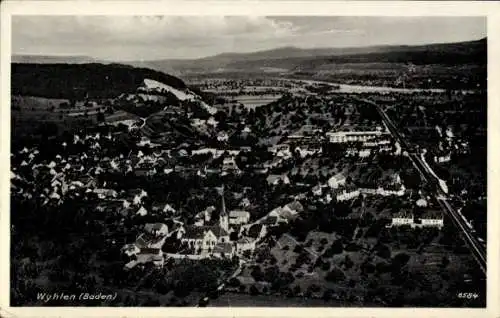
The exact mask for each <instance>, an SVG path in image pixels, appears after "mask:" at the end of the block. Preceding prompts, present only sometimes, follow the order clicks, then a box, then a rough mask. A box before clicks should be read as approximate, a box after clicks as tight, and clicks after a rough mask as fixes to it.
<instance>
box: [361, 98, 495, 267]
mask: <svg viewBox="0 0 500 318" xmlns="http://www.w3.org/2000/svg"><path fill="white" fill-rule="evenodd" d="M355 99H356V100H358V101H361V102H364V103H366V104H369V105H372V106H374V107H375V108H376V109H377V111H378V113H379V114H380V116H381V117H382V120H383V121H384V123H385V125H386V126H387V128H388V129H389V131H390V132H391V134H392V136H393V137H394V139H395V140H396V141H397V142H399V144H400V145H401V149H402V150H406V151H407V152H408V157H409V158H410V160H411V161H412V163H413V165H414V166H415V168H416V169H417V170H418V171H419V172H420V174H421V175H422V177H423V178H424V179H425V180H426V181H431V182H433V183H435V185H436V187H435V188H433V191H434V193H432V195H433V196H434V198H435V199H436V201H437V202H438V203H439V205H440V206H441V208H442V209H443V211H444V212H445V213H446V214H447V215H448V216H449V218H450V219H451V220H452V221H453V223H454V224H455V226H456V227H457V228H458V229H459V231H460V233H461V234H462V237H463V239H464V240H465V242H466V244H467V245H468V246H469V248H470V250H471V252H472V255H473V256H474V258H475V259H476V261H477V262H478V264H479V266H480V268H481V270H482V271H483V273H484V274H485V275H486V249H485V247H484V246H483V245H482V244H481V243H480V242H479V241H478V239H477V237H476V236H475V235H474V234H473V233H472V229H471V228H470V227H469V226H468V225H467V223H466V221H465V220H464V219H463V218H462V216H461V214H460V213H459V212H458V211H456V210H455V209H454V208H453V207H452V206H451V205H450V203H449V202H448V194H447V193H446V192H445V191H443V189H442V188H441V187H439V186H438V183H439V179H437V178H436V176H435V174H434V172H433V171H431V170H430V167H429V166H428V165H427V164H425V163H424V162H423V160H422V158H421V157H420V156H419V154H417V153H415V152H414V151H413V150H412V149H414V148H413V147H412V146H411V145H410V144H409V143H408V141H406V140H405V139H404V136H403V135H402V134H401V133H400V132H399V130H398V128H397V127H396V125H394V123H393V122H392V120H391V119H390V118H389V116H387V114H386V113H385V111H384V110H383V109H382V107H380V106H379V105H377V104H376V103H374V102H373V101H370V100H366V99H358V98H355Z"/></svg>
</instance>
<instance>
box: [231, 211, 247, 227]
mask: <svg viewBox="0 0 500 318" xmlns="http://www.w3.org/2000/svg"><path fill="white" fill-rule="evenodd" d="M249 221H250V213H249V212H247V211H242V210H233V211H230V212H229V224H246V223H248V222H249Z"/></svg>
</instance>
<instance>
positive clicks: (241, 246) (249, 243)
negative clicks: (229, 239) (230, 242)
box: [236, 237, 256, 256]
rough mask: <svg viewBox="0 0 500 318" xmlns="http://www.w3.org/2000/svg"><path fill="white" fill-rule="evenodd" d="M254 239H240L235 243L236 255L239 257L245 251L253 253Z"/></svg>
mask: <svg viewBox="0 0 500 318" xmlns="http://www.w3.org/2000/svg"><path fill="white" fill-rule="evenodd" d="M255 243H256V239H253V238H249V237H242V238H240V239H239V240H238V241H237V242H236V253H237V254H238V255H239V256H241V255H243V253H244V252H245V251H250V252H252V253H253V251H254V250H255Z"/></svg>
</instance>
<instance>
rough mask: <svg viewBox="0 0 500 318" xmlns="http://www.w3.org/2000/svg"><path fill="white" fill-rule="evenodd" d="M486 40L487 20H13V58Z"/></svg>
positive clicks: (169, 55) (147, 56)
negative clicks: (19, 55)
mask: <svg viewBox="0 0 500 318" xmlns="http://www.w3.org/2000/svg"><path fill="white" fill-rule="evenodd" d="M483 37H486V19H485V18H482V17H345V16H343V17H335V16H323V17H310V16H307V17H306V16H299V17H297V16H283V17H265V16H36V15H35V16H33V15H32V16H13V17H12V52H13V54H39V55H78V56H89V57H93V58H98V59H106V60H114V61H126V60H154V59H178V58H181V59H184V58H200V57H206V56H212V55H216V54H220V53H226V52H253V51H260V50H268V49H273V48H277V47H283V46H295V47H300V48H317V47H360V46H370V45H419V44H430V43H445V42H459V41H469V40H476V39H480V38H483Z"/></svg>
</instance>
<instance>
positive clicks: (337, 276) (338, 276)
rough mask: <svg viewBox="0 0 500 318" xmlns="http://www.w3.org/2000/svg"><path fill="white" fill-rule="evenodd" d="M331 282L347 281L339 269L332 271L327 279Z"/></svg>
mask: <svg viewBox="0 0 500 318" xmlns="http://www.w3.org/2000/svg"><path fill="white" fill-rule="evenodd" d="M325 279H326V280H327V281H329V282H341V281H343V280H344V279H345V274H344V272H343V271H342V270H341V269H339V268H334V269H332V270H331V271H330V272H329V273H328V274H327V275H326V277H325Z"/></svg>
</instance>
